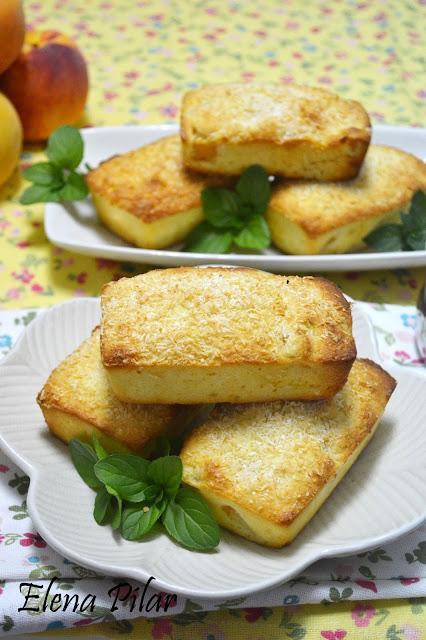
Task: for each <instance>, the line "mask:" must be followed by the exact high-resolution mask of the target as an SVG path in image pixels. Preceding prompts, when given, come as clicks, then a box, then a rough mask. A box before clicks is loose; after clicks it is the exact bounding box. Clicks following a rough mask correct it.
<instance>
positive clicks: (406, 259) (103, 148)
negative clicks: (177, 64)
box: [44, 124, 426, 273]
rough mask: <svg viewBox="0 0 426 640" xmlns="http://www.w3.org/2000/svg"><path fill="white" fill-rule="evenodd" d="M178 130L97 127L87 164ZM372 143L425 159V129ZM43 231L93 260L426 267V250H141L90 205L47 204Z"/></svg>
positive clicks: (384, 131) (286, 268)
mask: <svg viewBox="0 0 426 640" xmlns="http://www.w3.org/2000/svg"><path fill="white" fill-rule="evenodd" d="M177 132H178V127H177V125H167V124H166V125H149V126H143V127H141V126H136V125H132V126H121V127H93V128H90V129H82V131H81V133H82V135H83V138H84V144H85V151H84V162H88V163H89V164H90V165H91V166H93V167H96V166H97V165H98V164H99V162H100V161H101V160H105V159H106V158H109V157H110V156H112V155H114V154H117V153H125V152H126V151H130V150H131V149H136V148H137V147H140V146H142V145H145V144H148V143H150V142H153V141H154V140H158V139H159V138H162V137H163V136H167V135H170V134H171V133H177ZM373 142H374V143H376V144H387V145H391V146H394V147H398V148H400V149H404V151H408V152H410V153H413V154H414V155H416V156H418V157H419V158H425V157H426V129H420V128H416V129H415V128H413V127H393V126H388V125H374V127H373ZM44 228H45V231H46V235H47V237H48V238H49V240H50V242H52V243H53V244H56V245H57V246H58V247H63V248H64V249H69V250H70V251H76V252H77V253H83V254H85V255H89V256H103V257H104V258H110V259H112V260H124V261H126V262H141V263H143V264H154V265H162V266H165V267H172V266H182V265H196V264H205V263H214V264H221V265H223V264H233V265H239V266H244V267H255V268H257V269H265V271H276V272H278V273H283V272H284V273H290V272H299V273H300V272H314V271H351V270H353V269H396V268H402V267H422V266H425V265H426V251H389V252H384V253H373V252H369V251H364V252H359V253H345V254H341V255H317V256H290V255H285V254H283V253H280V252H279V251H278V250H277V249H274V248H273V247H271V248H270V249H266V250H265V251H263V252H260V253H251V254H242V253H227V254H221V255H220V254H212V253H185V252H184V251H182V250H181V245H176V246H174V247H170V248H168V249H163V250H157V249H138V248H137V247H134V246H131V245H129V244H127V242H125V241H124V240H122V239H121V238H119V237H118V236H116V235H115V234H113V233H111V232H110V231H108V229H106V227H104V226H103V224H101V223H100V222H99V220H98V218H97V215H96V211H95V208H94V206H93V204H92V202H91V201H90V200H84V201H82V202H77V203H73V204H68V205H64V204H60V203H51V202H50V203H48V204H47V205H46V209H45V216H44Z"/></svg>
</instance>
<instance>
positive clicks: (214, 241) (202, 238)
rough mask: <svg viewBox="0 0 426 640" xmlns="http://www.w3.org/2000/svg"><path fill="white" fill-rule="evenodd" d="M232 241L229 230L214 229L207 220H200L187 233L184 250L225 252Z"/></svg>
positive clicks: (192, 251)
mask: <svg viewBox="0 0 426 640" xmlns="http://www.w3.org/2000/svg"><path fill="white" fill-rule="evenodd" d="M232 241H233V234H232V233H231V232H230V231H225V230H222V229H214V228H213V227H212V226H211V224H209V223H208V222H202V223H201V224H199V225H198V227H195V229H194V230H193V231H191V233H190V234H189V235H188V237H187V239H186V245H185V250H186V251H190V252H191V253H226V252H227V251H229V249H230V248H231V246H232Z"/></svg>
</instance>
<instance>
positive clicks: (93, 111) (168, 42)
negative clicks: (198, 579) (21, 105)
mask: <svg viewBox="0 0 426 640" xmlns="http://www.w3.org/2000/svg"><path fill="white" fill-rule="evenodd" d="M425 5H426V3H425V0H375V1H374V0H372V1H367V0H358V1H357V0H318V1H315V0H304V2H300V1H299V2H298V1H297V0H281V1H278V0H257V1H254V0H245V1H244V0H240V1H235V0H210V1H204V0H38V1H37V0H27V1H25V3H24V6H25V12H26V18H27V23H28V25H29V26H31V27H33V28H35V29H45V28H51V29H59V30H62V31H65V32H66V33H68V34H70V35H72V36H73V37H74V38H75V39H76V40H77V42H78V44H79V46H80V48H81V50H82V51H83V53H84V55H85V57H86V59H87V61H88V64H89V71H90V78H91V92H90V99H89V103H88V107H87V112H86V114H85V120H84V122H82V124H83V125H96V126H99V125H110V124H135V123H136V124H142V125H143V124H148V123H160V122H161V123H166V122H175V121H176V119H177V118H178V115H179V101H180V96H181V94H182V92H183V91H185V90H186V89H188V88H191V87H193V86H195V85H197V84H199V83H203V82H219V81H247V82H249V81H251V80H257V81H264V80H268V81H274V82H282V83H286V84H287V83H291V82H294V81H297V82H304V83H308V84H312V85H318V86H323V87H326V88H330V89H332V90H334V91H336V92H338V93H340V94H341V95H342V96H348V97H351V98H355V99H358V100H360V101H362V102H363V104H364V105H365V106H366V108H367V109H368V111H369V113H370V116H371V119H372V121H373V123H390V124H401V125H412V126H422V125H423V126H424V124H425V123H424V115H425V98H426V90H425V87H424V86H422V82H423V81H424V77H425V73H424V72H425V67H424V58H423V57H422V55H423V54H424V40H423V34H424V24H425V17H426V12H425V9H426V6H425ZM41 153H42V150H41V149H39V148H35V147H33V148H31V149H29V148H28V149H26V150H25V152H24V153H23V155H22V165H23V166H25V165H27V164H29V163H31V162H33V161H34V159H36V158H39V157H40V155H41ZM22 187H23V184H22V181H21V179H20V177H19V173H18V172H17V173H16V174H15V175H14V176H13V177H12V179H11V180H10V181H9V182H8V184H6V185H5V186H4V187H3V188H2V189H1V190H0V308H1V307H2V308H10V309H12V308H17V307H35V306H44V305H50V304H53V303H55V302H58V301H61V300H64V299H67V298H69V297H75V296H83V295H97V294H98V293H99V290H100V287H101V285H102V284H103V283H105V282H107V281H109V280H110V279H111V278H115V277H118V276H120V275H132V274H135V273H137V272H139V271H142V270H143V267H140V266H137V265H132V264H123V263H115V262H112V261H108V260H104V259H99V258H98V259H94V258H89V257H84V256H79V255H77V254H72V253H69V252H67V251H63V250H61V249H58V248H55V247H52V246H51V245H49V243H48V242H47V240H46V237H45V235H44V231H43V207H41V206H29V207H23V206H21V205H19V204H18V198H19V192H20V190H22ZM425 276H426V269H410V270H405V269H400V270H396V271H390V270H387V271H380V272H366V273H358V272H347V273H342V274H330V277H331V278H332V279H333V280H334V281H336V282H337V283H338V284H340V285H341V286H342V288H343V289H344V291H345V292H346V293H348V294H349V295H352V296H353V297H356V298H359V299H363V300H370V301H376V302H398V303H413V301H414V300H415V298H416V296H417V291H418V288H419V285H420V283H421V282H422V281H423V280H424V279H425ZM367 610H368V611H367ZM359 612H361V613H360V614H359V615H358V613H359ZM186 622H188V621H186ZM120 625H121V626H120ZM425 628H426V614H425V605H424V602H423V601H422V600H416V601H407V600H398V601H375V602H374V603H367V604H365V605H364V604H362V603H356V602H345V603H338V604H333V605H328V606H327V605H324V604H323V605H304V606H300V607H299V608H292V609H289V608H283V607H281V608H279V609H262V610H255V609H251V610H249V611H245V610H238V611H231V610H230V611H227V612H225V611H220V612H212V613H203V617H202V619H200V620H197V619H194V620H193V621H189V624H188V625H185V624H183V623H182V619H181V620H179V618H178V617H175V618H172V619H161V620H157V621H146V620H141V621H138V622H135V621H132V622H123V623H115V625H107V624H103V625H99V626H97V627H91V628H90V631H89V629H87V630H86V631H85V630H84V629H75V630H73V631H72V632H71V631H69V630H67V631H66V633H67V635H70V636H71V635H81V634H82V633H86V634H87V636H93V635H94V634H95V633H96V635H99V636H100V637H102V636H106V637H115V636H117V635H118V634H123V633H124V634H128V635H127V637H132V638H133V637H134V638H136V637H138V638H145V637H146V638H155V639H162V638H165V639H167V638H174V639H176V640H177V639H178V638H179V639H181V640H186V639H187V638H188V639H189V638H191V639H192V638H202V639H205V640H221V639H225V638H226V639H231V638H232V639H234V640H236V639H243V638H248V637H251V638H253V640H263V639H265V640H266V639H267V640H273V639H274V638H293V639H296V640H298V639H301V638H306V639H311V638H312V639H314V638H315V639H316V638H318V639H321V638H325V639H326V640H343V638H347V640H351V639H352V638H353V639H357V640H358V639H361V638H363V639H364V638H368V639H371V640H375V639H376V638H383V639H386V640H403V639H405V640H420V639H421V638H424V637H426V636H425V635H424V633H425ZM55 633H57V632H55Z"/></svg>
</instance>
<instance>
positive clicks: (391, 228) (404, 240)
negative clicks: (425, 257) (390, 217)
mask: <svg viewBox="0 0 426 640" xmlns="http://www.w3.org/2000/svg"><path fill="white" fill-rule="evenodd" d="M364 242H365V243H366V244H367V245H368V246H369V247H371V248H372V249H375V250H376V251H422V250H425V249H426V194H425V193H424V192H423V191H416V193H415V194H414V195H413V198H412V200H411V204H410V208H409V211H408V213H401V224H385V225H383V226H382V227H378V228H377V229H374V231H372V232H371V233H369V234H368V235H367V236H366V237H365V238H364Z"/></svg>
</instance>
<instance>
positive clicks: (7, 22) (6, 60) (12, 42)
mask: <svg viewBox="0 0 426 640" xmlns="http://www.w3.org/2000/svg"><path fill="white" fill-rule="evenodd" d="M0 34H7V38H6V37H3V36H2V37H1V38H0V73H3V71H5V70H6V69H7V68H8V67H9V66H10V65H11V64H12V62H13V61H14V60H15V58H17V57H18V55H19V52H20V50H21V47H22V43H23V42H24V34H25V20H24V11H23V9H22V2H21V1H20V0H1V2H0Z"/></svg>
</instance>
